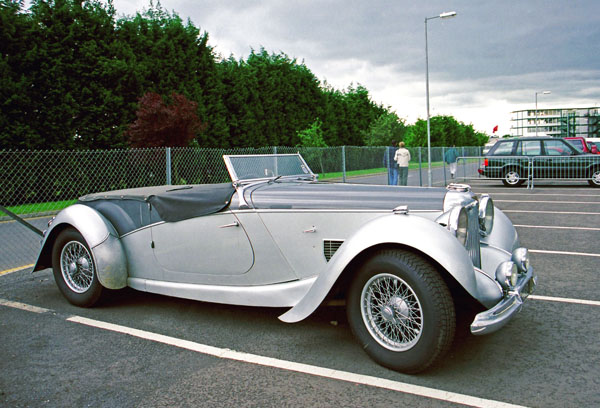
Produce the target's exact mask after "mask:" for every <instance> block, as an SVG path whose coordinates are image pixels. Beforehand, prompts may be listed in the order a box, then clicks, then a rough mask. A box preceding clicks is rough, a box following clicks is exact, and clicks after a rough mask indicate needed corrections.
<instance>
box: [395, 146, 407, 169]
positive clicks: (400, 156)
mask: <svg viewBox="0 0 600 408" xmlns="http://www.w3.org/2000/svg"><path fill="white" fill-rule="evenodd" d="M394 161H395V162H396V163H398V166H399V167H408V162H409V161H410V152H409V151H408V149H405V148H404V147H401V148H399V149H398V150H396V155H395V156H394Z"/></svg>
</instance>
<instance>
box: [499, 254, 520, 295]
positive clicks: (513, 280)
mask: <svg viewBox="0 0 600 408" xmlns="http://www.w3.org/2000/svg"><path fill="white" fill-rule="evenodd" d="M496 280H497V281H498V283H500V286H502V288H503V289H505V290H510V289H513V288H514V287H515V286H516V285H517V282H518V280H519V270H518V268H517V265H516V264H515V263H514V262H513V261H506V262H502V263H501V264H500V265H498V268H496Z"/></svg>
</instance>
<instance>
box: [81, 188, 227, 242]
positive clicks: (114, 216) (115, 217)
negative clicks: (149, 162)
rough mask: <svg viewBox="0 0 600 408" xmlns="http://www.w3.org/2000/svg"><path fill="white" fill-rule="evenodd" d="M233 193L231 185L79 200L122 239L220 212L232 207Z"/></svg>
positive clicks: (97, 195)
mask: <svg viewBox="0 0 600 408" xmlns="http://www.w3.org/2000/svg"><path fill="white" fill-rule="evenodd" d="M234 192H235V188H234V187H233V186H232V185H231V183H223V184H194V185H187V186H157V187H142V188H134V189H127V190H115V191H108V192H104V193H95V194H88V195H86V196H83V197H81V198H79V204H84V205H88V206H90V207H92V208H94V209H96V210H97V211H98V212H100V213H101V214H102V215H104V216H105V217H106V218H108V220H109V221H110V222H111V223H112V224H113V225H114V226H115V228H116V229H117V231H118V232H119V235H123V234H126V233H127V232H130V231H133V230H134V229H137V228H141V227H143V226H145V225H149V224H152V223H155V222H159V221H166V222H177V221H182V220H185V219H188V218H194V217H201V216H203V215H209V214H213V213H216V212H219V211H221V210H223V209H224V208H226V207H227V206H229V203H230V202H231V197H232V196H233V193H234ZM148 204H150V205H148Z"/></svg>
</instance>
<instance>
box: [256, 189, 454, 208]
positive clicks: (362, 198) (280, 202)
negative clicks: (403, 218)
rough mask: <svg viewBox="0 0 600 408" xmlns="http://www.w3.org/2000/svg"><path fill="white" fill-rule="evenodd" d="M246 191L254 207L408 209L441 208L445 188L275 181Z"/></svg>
mask: <svg viewBox="0 0 600 408" xmlns="http://www.w3.org/2000/svg"><path fill="white" fill-rule="evenodd" d="M248 190H250V191H246V194H245V198H246V200H247V201H248V202H251V203H252V205H253V206H254V208H256V209H273V208H277V209H281V208H285V209H290V208H291V209H361V210H362V209H364V210H392V209H394V208H396V207H398V206H401V205H406V206H408V209H409V210H411V211H419V210H420V211H442V208H443V205H444V197H445V195H446V193H447V191H446V189H445V188H423V187H397V186H381V185H365V184H345V183H344V184H334V183H320V182H274V183H265V184H261V185H258V186H256V187H254V188H250V189H248Z"/></svg>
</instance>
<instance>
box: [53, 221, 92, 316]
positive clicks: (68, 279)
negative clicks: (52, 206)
mask: <svg viewBox="0 0 600 408" xmlns="http://www.w3.org/2000/svg"><path fill="white" fill-rule="evenodd" d="M96 265H97V264H96V262H95V260H94V254H93V252H92V251H91V250H90V248H89V246H88V245H87V243H86V241H85V239H84V238H83V236H82V235H81V234H80V233H79V231H77V230H75V229H73V228H66V229H65V230H63V231H62V232H61V233H60V234H59V235H58V237H57V238H56V240H55V241H54V245H53V247H52V271H53V274H54V280H55V281H56V285H57V286H58V289H60V291H61V293H62V294H63V295H64V296H65V298H67V300H68V301H69V302H71V303H72V304H74V305H76V306H81V307H91V306H93V305H94V304H95V303H96V302H97V301H98V300H99V299H100V297H101V296H102V289H103V288H102V284H101V283H100V281H99V280H98V273H97V272H98V271H97V270H96Z"/></svg>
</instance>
